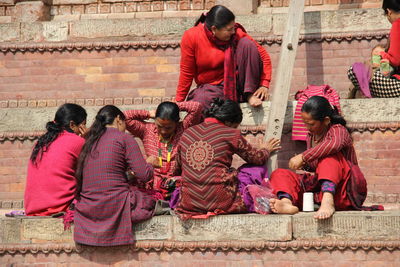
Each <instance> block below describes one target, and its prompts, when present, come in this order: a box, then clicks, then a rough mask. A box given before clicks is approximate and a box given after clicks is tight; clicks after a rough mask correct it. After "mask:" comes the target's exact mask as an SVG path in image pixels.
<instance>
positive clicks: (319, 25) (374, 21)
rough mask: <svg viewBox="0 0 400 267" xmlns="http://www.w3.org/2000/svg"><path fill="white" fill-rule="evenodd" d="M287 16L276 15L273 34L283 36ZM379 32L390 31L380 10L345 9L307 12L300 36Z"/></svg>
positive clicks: (282, 14)
mask: <svg viewBox="0 0 400 267" xmlns="http://www.w3.org/2000/svg"><path fill="white" fill-rule="evenodd" d="M286 20H287V14H284V13H280V14H274V18H273V32H274V34H277V35H282V34H283V32H284V30H285V26H286ZM360 29H363V31H377V30H382V29H390V24H389V23H388V21H387V19H386V18H385V17H384V16H382V11H381V10H380V9H376V8H375V9H343V10H335V11H331V10H330V11H314V12H305V13H304V20H303V23H302V26H301V30H300V34H310V33H317V34H319V33H338V32H358V31H359V30H360Z"/></svg>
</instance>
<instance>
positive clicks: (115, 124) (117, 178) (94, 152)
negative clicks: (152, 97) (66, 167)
mask: <svg viewBox="0 0 400 267" xmlns="http://www.w3.org/2000/svg"><path fill="white" fill-rule="evenodd" d="M125 129H126V124H125V116H124V114H123V113H122V112H121V111H120V110H119V109H118V108H117V107H115V106H111V105H109V106H105V107H103V108H101V109H100V111H99V112H98V113H97V116H96V119H95V121H94V123H93V125H92V127H91V128H90V130H89V132H88V135H87V138H86V143H85V145H84V147H83V148H82V153H81V155H80V158H79V163H78V169H77V175H76V176H77V179H78V185H79V186H78V192H79V194H78V196H77V203H76V206H75V207H76V211H75V218H74V223H75V229H74V239H75V241H76V242H77V243H81V244H86V245H92V246H115V245H125V244H132V243H133V242H134V239H133V232H132V225H133V224H135V223H138V222H141V221H144V220H147V219H150V218H151V217H152V216H153V213H154V207H155V199H154V198H153V197H151V196H150V195H148V194H147V193H146V192H142V191H139V190H138V189H137V188H135V187H133V186H131V185H130V182H129V180H128V178H127V175H126V173H127V172H131V173H132V174H133V175H134V179H136V180H137V181H138V182H142V183H145V182H147V181H148V180H149V179H151V177H152V175H153V167H152V166H151V165H150V164H149V163H147V162H146V161H145V160H144V158H143V155H142V153H141V152H140V149H139V146H138V144H137V142H136V141H135V139H134V138H132V136H130V135H128V134H126V133H124V132H125Z"/></svg>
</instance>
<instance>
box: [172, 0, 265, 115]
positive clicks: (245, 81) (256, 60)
mask: <svg viewBox="0 0 400 267" xmlns="http://www.w3.org/2000/svg"><path fill="white" fill-rule="evenodd" d="M180 46H181V62H180V74H179V84H178V86H177V89H176V101H178V102H181V101H185V99H186V100H188V101H189V100H190V101H198V102H200V103H202V104H203V106H204V108H205V109H207V108H209V107H210V104H211V102H212V100H213V99H214V98H216V97H220V98H225V99H230V100H233V101H237V102H248V103H249V104H250V105H251V106H260V105H261V104H262V101H263V100H266V99H267V98H268V96H269V85H270V81H271V69H272V67H271V59H270V56H269V54H268V52H267V51H266V50H265V49H264V47H262V46H261V45H259V44H258V43H257V42H256V41H254V40H253V38H251V37H250V35H248V34H247V33H246V30H245V29H244V28H243V27H242V25H240V24H239V23H235V15H234V14H233V13H232V11H230V10H229V9H228V8H226V7H225V6H221V5H216V6H214V7H212V8H211V9H210V11H208V12H207V13H204V14H202V15H201V16H200V18H199V19H198V20H197V22H196V24H195V26H194V27H192V28H190V29H189V30H187V31H186V32H185V33H184V34H183V37H182V41H181V45H180ZM193 80H194V81H195V82H196V84H197V87H196V88H195V89H193V90H191V91H190V92H189V90H190V86H191V84H192V82H193Z"/></svg>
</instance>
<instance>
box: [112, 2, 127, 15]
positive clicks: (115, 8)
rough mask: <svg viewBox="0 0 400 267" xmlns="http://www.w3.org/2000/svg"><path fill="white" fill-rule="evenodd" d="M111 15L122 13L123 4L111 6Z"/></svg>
mask: <svg viewBox="0 0 400 267" xmlns="http://www.w3.org/2000/svg"><path fill="white" fill-rule="evenodd" d="M111 13H124V4H123V3H113V4H111Z"/></svg>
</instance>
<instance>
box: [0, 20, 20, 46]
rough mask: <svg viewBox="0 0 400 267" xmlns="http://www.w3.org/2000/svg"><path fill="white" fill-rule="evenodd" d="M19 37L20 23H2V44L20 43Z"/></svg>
mask: <svg viewBox="0 0 400 267" xmlns="http://www.w3.org/2000/svg"><path fill="white" fill-rule="evenodd" d="M19 35H20V27H19V23H0V42H13V41H18V39H19Z"/></svg>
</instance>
